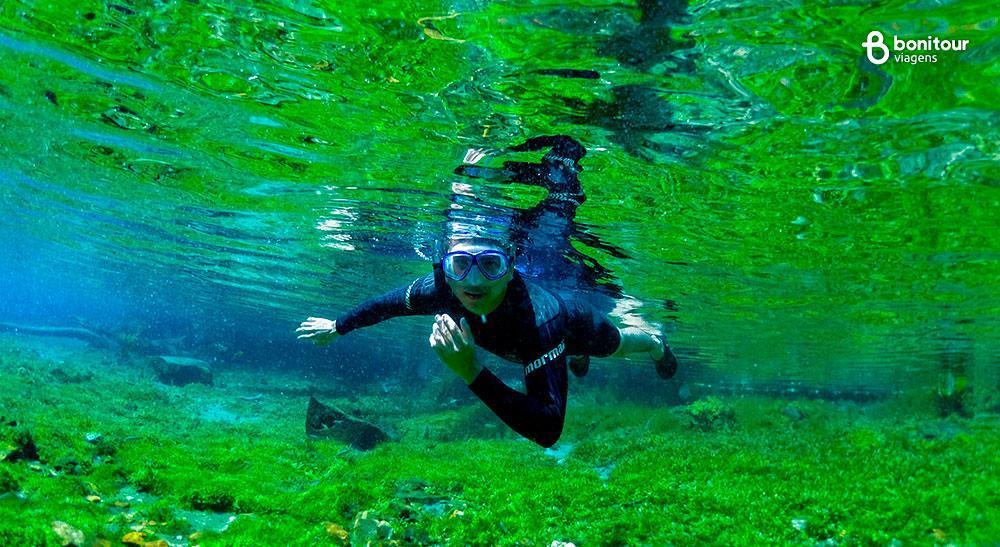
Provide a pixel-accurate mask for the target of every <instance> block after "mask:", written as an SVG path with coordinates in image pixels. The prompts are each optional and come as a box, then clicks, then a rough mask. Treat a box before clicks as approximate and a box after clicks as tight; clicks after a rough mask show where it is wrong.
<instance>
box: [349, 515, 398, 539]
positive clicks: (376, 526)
mask: <svg viewBox="0 0 1000 547" xmlns="http://www.w3.org/2000/svg"><path fill="white" fill-rule="evenodd" d="M390 539H392V526H390V525H389V523H388V522H386V521H384V520H380V519H377V518H375V517H374V516H373V515H372V514H371V513H370V512H368V511H362V512H361V513H359V514H358V516H356V517H355V518H354V529H353V531H352V533H351V545H370V544H375V545H378V544H382V543H383V542H385V541H388V540H390Z"/></svg>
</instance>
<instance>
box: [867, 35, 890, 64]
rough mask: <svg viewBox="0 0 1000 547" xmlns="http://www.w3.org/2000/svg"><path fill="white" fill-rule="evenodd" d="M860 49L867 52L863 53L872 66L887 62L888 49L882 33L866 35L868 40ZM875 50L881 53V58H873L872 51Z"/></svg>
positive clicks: (873, 52) (873, 53)
mask: <svg viewBox="0 0 1000 547" xmlns="http://www.w3.org/2000/svg"><path fill="white" fill-rule="evenodd" d="M861 47H863V48H865V49H866V50H867V51H865V53H866V54H867V55H868V60H869V61H870V62H871V63H872V64H875V65H880V64H882V63H884V62H886V61H888V60H889V48H888V46H886V45H885V38H883V36H882V33H881V32H879V31H877V30H873V31H871V32H869V33H868V40H866V41H865V42H864V43H863V44H861ZM876 49H878V50H879V51H881V52H882V56H881V57H876V56H875V51H874V50H876Z"/></svg>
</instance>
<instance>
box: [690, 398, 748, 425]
mask: <svg viewBox="0 0 1000 547" xmlns="http://www.w3.org/2000/svg"><path fill="white" fill-rule="evenodd" d="M686 412H687V415H688V417H689V418H690V420H691V422H690V424H691V427H693V428H695V429H697V430H699V431H718V430H720V429H730V428H732V427H733V426H734V425H735V423H736V412H735V411H734V410H733V408H732V407H731V406H729V405H726V404H725V403H723V402H722V400H721V399H719V398H717V397H706V398H704V399H699V400H697V401H695V402H693V403H691V404H690V405H688V407H687V409H686Z"/></svg>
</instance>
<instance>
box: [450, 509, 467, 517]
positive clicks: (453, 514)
mask: <svg viewBox="0 0 1000 547" xmlns="http://www.w3.org/2000/svg"><path fill="white" fill-rule="evenodd" d="M464 514H465V511H462V510H461V509H455V510H454V511H452V512H451V514H450V515H448V518H455V517H460V516H462V515H464Z"/></svg>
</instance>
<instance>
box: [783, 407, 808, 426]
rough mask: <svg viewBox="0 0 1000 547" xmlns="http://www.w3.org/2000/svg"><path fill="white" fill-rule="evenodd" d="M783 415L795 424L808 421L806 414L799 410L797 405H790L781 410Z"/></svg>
mask: <svg viewBox="0 0 1000 547" xmlns="http://www.w3.org/2000/svg"><path fill="white" fill-rule="evenodd" d="M781 413H782V414H784V415H785V416H788V418H790V419H791V420H792V421H793V422H799V421H802V420H804V419H806V413H805V412H803V411H802V409H801V408H799V406H798V405H796V404H795V403H789V404H788V405H786V406H785V408H783V409H781Z"/></svg>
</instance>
